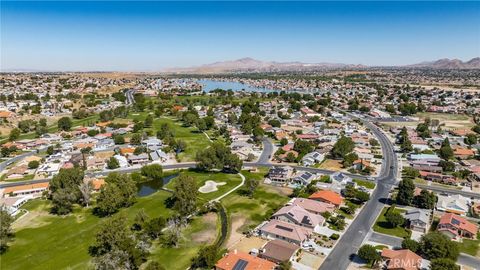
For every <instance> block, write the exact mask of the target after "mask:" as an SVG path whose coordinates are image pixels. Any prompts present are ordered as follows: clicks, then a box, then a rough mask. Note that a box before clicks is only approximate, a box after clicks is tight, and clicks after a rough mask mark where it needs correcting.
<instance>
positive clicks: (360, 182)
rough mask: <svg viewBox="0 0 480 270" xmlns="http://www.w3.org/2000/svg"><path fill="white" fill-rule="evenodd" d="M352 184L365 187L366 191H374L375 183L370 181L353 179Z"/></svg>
mask: <svg viewBox="0 0 480 270" xmlns="http://www.w3.org/2000/svg"><path fill="white" fill-rule="evenodd" d="M353 182H355V183H357V185H359V186H362V187H366V188H368V189H374V188H375V183H374V182H372V181H367V180H361V179H353Z"/></svg>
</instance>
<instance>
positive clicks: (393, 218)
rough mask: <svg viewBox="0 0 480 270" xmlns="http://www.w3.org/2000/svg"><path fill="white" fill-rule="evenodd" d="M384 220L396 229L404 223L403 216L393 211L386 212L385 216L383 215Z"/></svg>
mask: <svg viewBox="0 0 480 270" xmlns="http://www.w3.org/2000/svg"><path fill="white" fill-rule="evenodd" d="M385 219H386V220H387V222H388V223H389V224H390V226H392V227H393V228H396V227H397V226H399V225H403V223H404V222H405V219H404V218H403V216H402V215H401V214H400V213H398V212H395V211H393V209H391V210H390V211H388V212H387V214H386V215H385Z"/></svg>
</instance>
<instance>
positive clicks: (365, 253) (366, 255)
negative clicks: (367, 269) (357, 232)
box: [358, 245, 381, 264]
mask: <svg viewBox="0 0 480 270" xmlns="http://www.w3.org/2000/svg"><path fill="white" fill-rule="evenodd" d="M358 257H360V258H361V259H362V260H365V261H367V262H368V263H371V264H373V263H375V261H377V260H380V259H381V257H380V254H378V252H377V250H376V249H375V247H373V246H372V245H363V246H361V247H360V249H359V250H358Z"/></svg>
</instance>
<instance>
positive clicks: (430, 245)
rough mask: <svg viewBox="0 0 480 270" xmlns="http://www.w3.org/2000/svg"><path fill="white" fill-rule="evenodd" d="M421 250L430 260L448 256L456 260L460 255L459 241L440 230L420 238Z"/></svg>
mask: <svg viewBox="0 0 480 270" xmlns="http://www.w3.org/2000/svg"><path fill="white" fill-rule="evenodd" d="M420 251H421V252H422V254H423V255H424V256H425V257H426V258H427V259H429V260H433V259H439V258H448V259H451V260H454V261H456V260H457V257H458V255H459V250H458V245H457V243H455V242H453V241H451V240H450V239H449V238H448V237H447V236H445V235H443V234H442V233H439V232H430V233H427V234H425V235H423V236H422V238H421V239H420Z"/></svg>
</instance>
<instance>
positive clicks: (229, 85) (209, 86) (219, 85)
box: [198, 80, 276, 93]
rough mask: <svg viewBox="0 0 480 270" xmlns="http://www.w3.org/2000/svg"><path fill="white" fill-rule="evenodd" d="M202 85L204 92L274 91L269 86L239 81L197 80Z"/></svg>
mask: <svg viewBox="0 0 480 270" xmlns="http://www.w3.org/2000/svg"><path fill="white" fill-rule="evenodd" d="M198 83H200V84H201V85H202V90H203V91H204V92H207V93H208V92H210V91H212V90H215V89H223V90H232V91H246V92H272V91H276V90H274V89H269V88H260V87H254V86H251V85H248V84H244V83H240V82H224V81H215V80H198Z"/></svg>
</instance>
